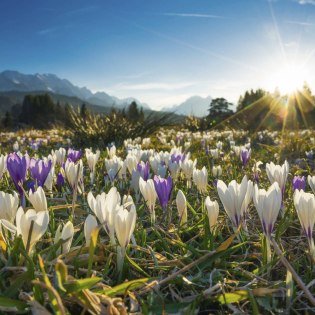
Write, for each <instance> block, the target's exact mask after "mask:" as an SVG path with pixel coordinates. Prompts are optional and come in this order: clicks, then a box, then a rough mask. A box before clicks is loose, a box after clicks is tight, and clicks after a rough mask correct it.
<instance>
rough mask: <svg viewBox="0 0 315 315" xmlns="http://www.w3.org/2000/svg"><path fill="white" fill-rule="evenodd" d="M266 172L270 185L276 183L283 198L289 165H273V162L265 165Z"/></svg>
mask: <svg viewBox="0 0 315 315" xmlns="http://www.w3.org/2000/svg"><path fill="white" fill-rule="evenodd" d="M266 172H267V176H268V178H269V181H270V183H271V184H273V183H274V182H277V183H278V184H279V187H280V189H281V192H282V199H283V196H284V190H285V184H286V181H287V177H288V174H289V164H288V162H287V161H285V162H284V164H283V165H275V164H274V163H273V162H271V163H267V164H266Z"/></svg>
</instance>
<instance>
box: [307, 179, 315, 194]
mask: <svg viewBox="0 0 315 315" xmlns="http://www.w3.org/2000/svg"><path fill="white" fill-rule="evenodd" d="M307 181H308V184H309V185H310V187H311V189H312V192H313V194H315V176H311V175H308V176H307Z"/></svg>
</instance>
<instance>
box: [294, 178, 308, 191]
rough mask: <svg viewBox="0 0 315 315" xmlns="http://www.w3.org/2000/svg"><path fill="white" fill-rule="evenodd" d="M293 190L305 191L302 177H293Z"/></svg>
mask: <svg viewBox="0 0 315 315" xmlns="http://www.w3.org/2000/svg"><path fill="white" fill-rule="evenodd" d="M292 184H293V190H294V191H295V190H301V189H302V190H305V186H306V182H305V177H304V176H302V177H301V176H294V178H293V181H292Z"/></svg>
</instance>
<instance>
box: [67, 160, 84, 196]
mask: <svg viewBox="0 0 315 315" xmlns="http://www.w3.org/2000/svg"><path fill="white" fill-rule="evenodd" d="M64 169H65V174H66V178H67V180H68V182H69V184H70V186H71V187H72V189H75V186H76V185H78V192H79V193H81V192H82V191H83V189H84V187H83V163H82V160H80V161H79V162H78V163H77V164H75V163H74V162H72V161H71V160H67V161H66V163H65V167H64Z"/></svg>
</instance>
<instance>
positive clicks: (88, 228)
mask: <svg viewBox="0 0 315 315" xmlns="http://www.w3.org/2000/svg"><path fill="white" fill-rule="evenodd" d="M97 227H98V224H97V221H96V219H95V217H94V216H93V215H92V214H89V215H88V216H87V218H86V219H85V222H84V237H85V242H86V246H90V242H91V234H92V231H93V230H94V229H96V228H97Z"/></svg>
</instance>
